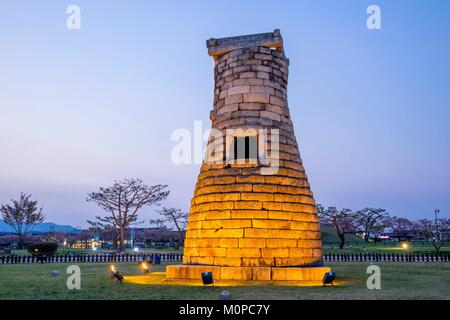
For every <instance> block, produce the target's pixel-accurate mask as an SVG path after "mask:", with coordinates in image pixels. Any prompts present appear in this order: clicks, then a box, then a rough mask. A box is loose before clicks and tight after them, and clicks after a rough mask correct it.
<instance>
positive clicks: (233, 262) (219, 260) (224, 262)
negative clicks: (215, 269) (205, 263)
mask: <svg viewBox="0 0 450 320" xmlns="http://www.w3.org/2000/svg"><path fill="white" fill-rule="evenodd" d="M214 265H216V266H225V267H240V266H241V265H242V259H241V258H230V257H226V258H223V257H214Z"/></svg>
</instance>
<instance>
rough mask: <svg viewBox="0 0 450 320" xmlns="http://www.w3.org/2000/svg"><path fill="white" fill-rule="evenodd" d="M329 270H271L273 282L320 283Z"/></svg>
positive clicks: (323, 268)
mask: <svg viewBox="0 0 450 320" xmlns="http://www.w3.org/2000/svg"><path fill="white" fill-rule="evenodd" d="M327 272H331V268H327V267H317V268H272V280H273V281H296V280H297V281H322V279H323V276H324V275H325V273H327Z"/></svg>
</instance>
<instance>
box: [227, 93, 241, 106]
mask: <svg viewBox="0 0 450 320" xmlns="http://www.w3.org/2000/svg"><path fill="white" fill-rule="evenodd" d="M242 98H243V97H242V94H234V95H228V96H226V98H225V105H229V104H235V103H239V102H242Z"/></svg>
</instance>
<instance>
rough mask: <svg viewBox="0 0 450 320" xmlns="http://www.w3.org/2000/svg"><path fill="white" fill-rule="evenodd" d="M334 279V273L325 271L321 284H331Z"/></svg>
mask: <svg viewBox="0 0 450 320" xmlns="http://www.w3.org/2000/svg"><path fill="white" fill-rule="evenodd" d="M334 279H336V273H334V272H327V273H325V275H324V276H323V280H322V283H323V286H324V287H326V285H327V284H330V285H331V286H333V281H334Z"/></svg>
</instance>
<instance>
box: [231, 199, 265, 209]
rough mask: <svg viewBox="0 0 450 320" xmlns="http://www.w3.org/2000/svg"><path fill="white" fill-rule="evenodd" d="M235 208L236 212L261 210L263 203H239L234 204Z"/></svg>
mask: <svg viewBox="0 0 450 320" xmlns="http://www.w3.org/2000/svg"><path fill="white" fill-rule="evenodd" d="M234 208H235V209H236V210H240V209H243V210H245V209H250V210H261V209H262V202H259V201H239V202H235V203H234Z"/></svg>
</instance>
